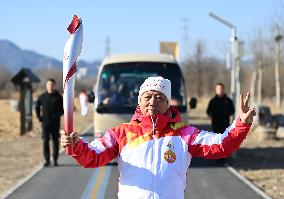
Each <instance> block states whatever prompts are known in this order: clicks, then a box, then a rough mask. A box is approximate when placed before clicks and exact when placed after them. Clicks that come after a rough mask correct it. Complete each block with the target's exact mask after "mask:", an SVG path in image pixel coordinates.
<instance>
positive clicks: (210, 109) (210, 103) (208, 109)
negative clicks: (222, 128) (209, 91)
mask: <svg viewBox="0 0 284 199" xmlns="http://www.w3.org/2000/svg"><path fill="white" fill-rule="evenodd" d="M206 112H207V115H208V116H210V117H212V116H213V100H212V99H211V100H210V102H209V104H208V107H207V110H206Z"/></svg>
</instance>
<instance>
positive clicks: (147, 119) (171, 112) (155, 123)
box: [61, 77, 255, 199]
mask: <svg viewBox="0 0 284 199" xmlns="http://www.w3.org/2000/svg"><path fill="white" fill-rule="evenodd" d="M170 101H171V82H170V80H168V79H164V78H163V77H149V78H147V79H146V80H145V82H144V83H143V84H142V85H141V87H140V90H139V96H138V106H137V108H136V111H135V113H134V115H133V117H132V119H131V121H130V122H129V123H124V124H121V125H119V126H116V127H113V128H111V129H109V130H107V131H106V133H105V135H104V136H103V137H102V138H100V139H95V140H94V141H92V142H91V143H90V144H89V143H88V142H87V141H86V140H84V139H82V138H80V137H79V135H78V133H76V132H72V133H71V135H69V134H68V133H67V132H66V131H63V130H62V131H61V146H63V147H64V148H66V147H71V148H72V149H73V155H72V157H73V158H74V159H75V160H76V161H77V162H78V163H79V164H80V165H82V166H83V167H85V168H97V167H100V166H103V165H106V164H107V163H109V162H111V161H112V160H113V159H115V158H117V162H118V168H119V172H120V177H119V188H118V190H119V192H118V198H122V199H124V198H132V199H135V198H137V199H138V198H162V199H168V198H177V199H183V198H184V190H185V186H186V176H187V175H186V174H187V171H188V166H189V165H190V161H191V158H192V157H202V158H205V159H218V158H224V157H228V156H230V155H231V154H232V153H233V152H235V151H236V150H237V149H238V148H239V147H240V145H241V143H242V141H243V140H244V139H245V138H246V136H247V134H248V132H249V129H250V127H251V124H252V121H253V115H254V114H255V110H254V109H253V108H252V107H249V93H248V94H247V95H246V98H245V100H243V96H242V95H241V96H240V102H241V103H240V107H239V109H240V110H239V112H240V115H239V117H238V118H237V119H236V120H235V121H234V122H233V123H232V124H231V125H230V126H229V127H228V128H227V129H226V130H225V131H224V133H223V134H216V133H214V132H208V131H204V130H199V129H197V128H195V127H193V126H191V125H189V124H187V123H182V122H181V117H180V112H179V111H178V110H177V109H175V108H174V107H171V106H170Z"/></svg>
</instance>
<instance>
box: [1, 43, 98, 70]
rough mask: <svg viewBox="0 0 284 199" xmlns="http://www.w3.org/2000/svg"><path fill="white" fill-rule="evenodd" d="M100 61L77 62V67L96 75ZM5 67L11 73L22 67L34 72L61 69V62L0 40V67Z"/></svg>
mask: <svg viewBox="0 0 284 199" xmlns="http://www.w3.org/2000/svg"><path fill="white" fill-rule="evenodd" d="M99 64H100V61H97V60H96V61H94V62H91V63H90V62H86V61H83V60H82V61H79V62H78V66H80V67H86V68H87V70H88V73H87V74H88V75H95V74H97V70H98V65H99ZM1 65H2V66H7V67H9V68H10V69H11V71H12V72H13V73H15V72H17V71H19V70H20V69H21V68H22V67H26V68H29V69H31V70H33V71H34V70H36V69H39V68H43V67H53V68H58V69H61V68H62V62H61V61H58V60H57V59H54V58H51V57H47V56H44V55H41V54H38V53H36V52H34V51H30V50H22V49H20V48H19V47H18V46H16V45H15V44H13V43H12V42H10V41H8V40H0V66H1Z"/></svg>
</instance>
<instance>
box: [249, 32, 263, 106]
mask: <svg viewBox="0 0 284 199" xmlns="http://www.w3.org/2000/svg"><path fill="white" fill-rule="evenodd" d="M264 44H265V41H264V37H263V34H262V31H261V30H260V29H258V30H256V31H254V34H253V38H252V39H251V41H250V50H251V53H252V55H253V58H254V64H255V73H256V78H253V79H254V80H257V89H256V90H257V104H261V102H262V75H263V59H264V53H265V52H264ZM253 85H255V82H252V86H253ZM253 90H254V89H253ZM252 94H253V95H255V93H252ZM253 99H255V96H253Z"/></svg>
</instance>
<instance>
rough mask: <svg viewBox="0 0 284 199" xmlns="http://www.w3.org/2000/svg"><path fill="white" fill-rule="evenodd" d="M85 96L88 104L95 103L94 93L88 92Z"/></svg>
mask: <svg viewBox="0 0 284 199" xmlns="http://www.w3.org/2000/svg"><path fill="white" fill-rule="evenodd" d="M87 95H88V102H89V103H94V101H95V94H94V91H89V92H88V94H87Z"/></svg>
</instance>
